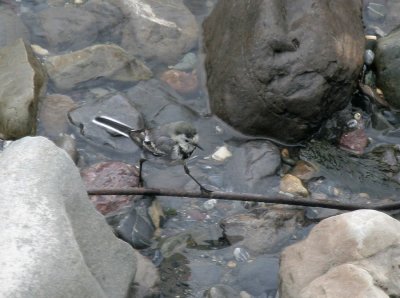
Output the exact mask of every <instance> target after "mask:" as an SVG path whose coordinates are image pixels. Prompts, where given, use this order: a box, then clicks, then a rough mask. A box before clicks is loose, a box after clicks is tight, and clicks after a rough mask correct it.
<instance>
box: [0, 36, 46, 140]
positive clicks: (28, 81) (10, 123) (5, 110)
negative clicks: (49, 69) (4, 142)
mask: <svg viewBox="0 0 400 298" xmlns="http://www.w3.org/2000/svg"><path fill="white" fill-rule="evenodd" d="M45 82H46V75H45V72H44V70H43V68H42V65H41V63H40V62H39V61H38V60H37V59H36V57H35V56H34V54H33V52H32V49H31V47H30V46H29V45H27V44H25V43H24V41H23V40H22V39H18V40H17V41H16V42H15V43H14V44H12V45H9V46H7V47H3V48H0V106H1V108H0V138H2V139H17V138H20V137H23V136H27V135H30V134H33V133H35V130H36V115H37V106H38V102H39V97H40V95H41V94H42V93H43V92H44V89H45V88H46V83H45Z"/></svg>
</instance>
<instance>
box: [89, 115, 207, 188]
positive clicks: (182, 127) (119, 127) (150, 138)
mask: <svg viewBox="0 0 400 298" xmlns="http://www.w3.org/2000/svg"><path fill="white" fill-rule="evenodd" d="M92 122H93V123H94V124H97V125H99V126H102V127H103V128H106V129H108V130H111V131H113V132H115V133H117V134H120V135H122V136H124V137H127V138H130V139H131V140H132V141H133V142H134V143H135V144H136V145H138V146H139V147H140V148H141V149H142V157H141V158H140V161H139V185H143V180H142V167H143V163H144V162H145V161H146V160H148V159H154V158H155V159H161V160H163V161H166V162H168V163H170V164H174V163H182V165H183V168H184V171H185V173H186V174H187V175H188V176H189V177H190V178H191V179H192V180H193V181H194V182H195V183H196V184H197V185H198V186H199V187H200V190H201V191H202V192H206V193H210V192H211V191H210V190H208V189H206V188H205V187H204V186H203V185H202V184H201V183H200V182H199V181H198V180H197V179H196V178H195V177H193V176H192V174H191V173H190V171H189V168H188V167H187V164H186V160H187V159H188V158H189V157H190V156H191V155H192V153H193V152H194V150H195V149H196V148H198V149H200V150H203V148H202V147H201V146H200V145H199V135H198V133H197V130H196V128H195V127H194V126H193V125H192V124H191V123H189V122H185V121H176V122H171V123H167V124H164V125H162V126H160V127H156V128H140V129H134V128H132V127H130V126H129V125H127V124H125V123H122V122H121V121H118V120H116V119H114V118H112V117H109V116H97V117H95V118H94V119H93V120H92Z"/></svg>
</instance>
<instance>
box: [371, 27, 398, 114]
mask: <svg viewBox="0 0 400 298" xmlns="http://www.w3.org/2000/svg"><path fill="white" fill-rule="evenodd" d="M399 48H400V30H396V31H393V32H392V33H390V34H389V35H388V36H386V37H383V38H380V39H379V40H378V46H377V49H376V60H375V65H376V70H377V86H378V87H379V88H380V89H382V91H383V94H385V99H386V101H387V102H388V103H389V104H391V105H392V106H393V107H395V108H400V86H399V85H398V84H397V82H398V81H399V80H400V70H399V68H398V67H396V65H397V63H399V61H400V57H398V52H399Z"/></svg>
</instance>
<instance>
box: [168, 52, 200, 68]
mask: <svg viewBox="0 0 400 298" xmlns="http://www.w3.org/2000/svg"><path fill="white" fill-rule="evenodd" d="M196 63H197V57H196V54H195V53H192V52H190V53H187V54H186V55H185V56H183V58H182V59H181V60H180V61H179V62H178V63H177V64H175V65H171V66H168V68H171V69H176V70H181V71H189V70H192V69H193V68H194V67H195V66H196Z"/></svg>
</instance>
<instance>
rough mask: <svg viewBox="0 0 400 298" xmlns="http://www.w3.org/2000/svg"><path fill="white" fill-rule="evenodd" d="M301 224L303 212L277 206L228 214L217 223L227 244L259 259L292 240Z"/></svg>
mask: <svg viewBox="0 0 400 298" xmlns="http://www.w3.org/2000/svg"><path fill="white" fill-rule="evenodd" d="M303 221H304V214H303V211H302V210H299V209H289V208H287V207H286V208H284V207H276V208H269V209H266V208H265V209H264V208H259V209H255V210H254V211H253V212H252V213H249V214H236V215H231V216H228V217H226V218H224V219H223V220H221V222H220V224H221V227H222V228H223V230H224V235H225V237H226V238H227V239H228V241H229V242H230V243H232V244H234V245H235V246H241V247H245V249H246V250H248V251H249V252H250V255H251V256H258V255H260V254H266V253H274V252H276V250H278V249H279V247H282V246H283V245H284V244H286V243H287V242H288V241H289V240H290V239H291V237H292V236H293V234H294V233H295V232H296V229H297V226H299V225H300V224H301V223H302V222H303Z"/></svg>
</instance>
